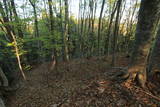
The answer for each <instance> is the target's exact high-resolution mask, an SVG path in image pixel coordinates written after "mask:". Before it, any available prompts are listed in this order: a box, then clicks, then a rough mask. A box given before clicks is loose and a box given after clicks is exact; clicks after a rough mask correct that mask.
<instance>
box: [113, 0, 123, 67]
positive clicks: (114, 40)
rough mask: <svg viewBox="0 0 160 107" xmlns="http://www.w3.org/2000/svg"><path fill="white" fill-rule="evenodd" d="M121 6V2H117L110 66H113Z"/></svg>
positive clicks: (120, 0) (119, 0)
mask: <svg viewBox="0 0 160 107" xmlns="http://www.w3.org/2000/svg"><path fill="white" fill-rule="evenodd" d="M121 4H122V0H118V2H117V16H116V21H115V28H114V32H113V42H112V62H111V65H112V66H114V65H115V57H116V56H115V53H116V49H117V38H118V31H119V20H120V17H119V15H120V11H121Z"/></svg>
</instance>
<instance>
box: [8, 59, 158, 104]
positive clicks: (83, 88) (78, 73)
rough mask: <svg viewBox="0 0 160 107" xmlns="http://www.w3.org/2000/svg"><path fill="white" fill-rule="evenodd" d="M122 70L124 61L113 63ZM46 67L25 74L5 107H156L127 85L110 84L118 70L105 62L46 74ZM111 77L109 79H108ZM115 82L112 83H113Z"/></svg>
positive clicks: (76, 64) (89, 61) (88, 61)
mask: <svg viewBox="0 0 160 107" xmlns="http://www.w3.org/2000/svg"><path fill="white" fill-rule="evenodd" d="M117 60H118V61H117V66H121V67H125V66H127V64H128V59H127V58H125V57H122V58H119V59H117ZM48 65H49V64H48V63H45V64H42V65H39V66H38V67H37V68H36V69H34V70H32V71H29V72H26V75H27V77H28V81H27V82H26V83H23V84H24V85H23V87H22V88H20V89H19V90H17V92H16V93H15V94H14V95H11V96H9V98H8V100H7V102H8V103H7V107H159V106H160V103H159V101H158V99H156V98H154V96H151V95H149V94H148V93H149V92H147V91H144V90H142V89H141V88H138V87H136V86H135V85H134V84H132V82H131V81H127V82H122V83H121V82H119V81H113V78H114V76H113V74H114V73H116V72H119V70H116V69H111V68H110V67H109V59H108V60H106V59H105V60H104V59H100V60H98V59H97V58H91V59H81V60H78V59H77V60H73V61H70V62H69V63H64V62H61V63H59V65H58V68H57V70H53V71H51V72H48ZM112 76H113V77H112ZM114 80H115V79H114Z"/></svg>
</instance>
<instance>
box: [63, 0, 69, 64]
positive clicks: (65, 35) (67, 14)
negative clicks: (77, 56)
mask: <svg viewBox="0 0 160 107" xmlns="http://www.w3.org/2000/svg"><path fill="white" fill-rule="evenodd" d="M64 2H65V25H64V36H63V44H64V60H65V61H69V55H68V22H69V19H68V18H69V12H68V0H65V1H64Z"/></svg>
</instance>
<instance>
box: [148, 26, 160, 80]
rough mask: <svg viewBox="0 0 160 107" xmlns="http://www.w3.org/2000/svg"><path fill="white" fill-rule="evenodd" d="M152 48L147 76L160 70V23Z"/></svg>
mask: <svg viewBox="0 0 160 107" xmlns="http://www.w3.org/2000/svg"><path fill="white" fill-rule="evenodd" d="M152 48H153V49H152V50H151V52H150V57H149V60H148V64H147V68H146V71H147V73H148V75H147V76H153V75H155V74H156V72H160V66H159V65H160V25H159V28H158V32H157V35H156V39H155V42H154V44H153V47H152ZM149 78H152V77H149Z"/></svg>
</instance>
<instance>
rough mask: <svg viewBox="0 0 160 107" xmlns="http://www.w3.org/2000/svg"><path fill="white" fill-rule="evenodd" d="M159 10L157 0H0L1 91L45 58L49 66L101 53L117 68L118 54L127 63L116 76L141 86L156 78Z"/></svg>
mask: <svg viewBox="0 0 160 107" xmlns="http://www.w3.org/2000/svg"><path fill="white" fill-rule="evenodd" d="M75 4H76V5H75ZM77 4H78V5H77ZM75 6H78V7H75ZM74 9H78V10H74ZM159 10H160V1H159V0H152V1H151V0H142V1H140V0H78V1H76V0H1V1H0V76H1V78H2V79H1V80H2V81H1V86H2V87H3V88H2V89H6V87H10V88H11V87H12V88H13V87H15V86H16V84H18V83H19V81H20V79H21V77H23V79H24V80H27V77H26V75H25V73H26V72H27V71H30V70H31V69H32V68H33V67H34V66H35V65H38V64H42V63H45V62H51V64H50V66H49V67H48V69H49V70H53V69H57V66H58V64H59V62H62V61H65V62H66V63H69V61H71V60H73V59H83V58H86V59H90V58H93V57H98V59H99V60H102V59H101V58H102V57H103V58H104V59H110V60H109V62H108V63H109V64H110V66H111V67H117V66H119V65H117V63H116V62H117V58H118V57H120V56H125V57H126V58H128V59H129V61H128V65H127V66H126V69H127V70H125V71H123V72H121V73H120V74H117V78H118V77H120V78H121V79H122V80H126V79H130V77H131V78H134V79H135V80H136V81H137V84H139V86H141V87H142V88H145V87H146V83H147V81H151V80H153V78H155V77H156V79H157V78H158V76H159V70H160V65H159V64H160V61H159V56H160V27H158V26H159V12H160V11H159ZM76 11H77V12H78V13H75V12H76ZM140 62H141V64H142V65H141V68H140V69H138V70H134V71H132V72H130V71H129V68H132V67H134V66H135V65H136V64H139V63H140ZM48 69H47V70H48Z"/></svg>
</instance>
